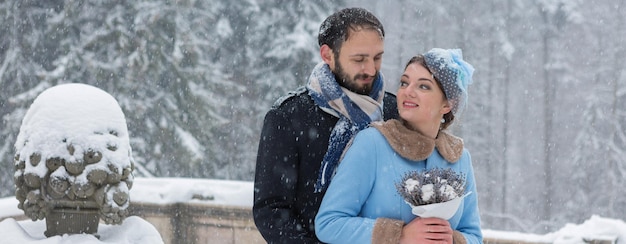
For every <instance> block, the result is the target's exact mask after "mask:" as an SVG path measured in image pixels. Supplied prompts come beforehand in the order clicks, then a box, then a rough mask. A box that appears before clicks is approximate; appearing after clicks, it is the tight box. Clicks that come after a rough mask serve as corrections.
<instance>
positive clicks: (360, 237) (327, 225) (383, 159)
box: [315, 128, 482, 243]
mask: <svg viewBox="0 0 626 244" xmlns="http://www.w3.org/2000/svg"><path fill="white" fill-rule="evenodd" d="M431 168H452V169H453V170H454V171H456V172H460V173H463V174H465V176H466V192H468V191H471V192H472V193H471V194H470V195H469V196H467V197H465V198H464V200H463V202H462V203H461V205H460V207H459V210H458V211H457V212H456V214H455V215H454V216H453V217H452V218H451V219H449V220H448V221H449V223H450V226H451V227H452V229H453V230H457V231H459V232H461V233H462V234H463V236H464V237H465V239H466V241H467V243H482V234H481V230H480V216H479V212H478V202H477V192H476V185H475V180H474V171H473V168H472V163H471V158H470V154H469V152H468V151H467V150H466V149H463V153H462V155H461V158H460V159H459V161H458V162H456V163H449V162H447V161H446V160H445V159H444V158H443V157H442V156H441V155H440V154H439V152H438V151H437V149H436V148H435V150H433V152H432V153H431V154H430V156H428V158H427V159H426V160H422V161H410V160H407V159H405V158H403V157H401V156H400V155H398V154H397V153H396V152H395V151H394V150H393V149H392V147H391V146H390V144H389V143H388V142H387V140H386V139H385V137H384V136H383V135H382V134H381V133H380V132H379V131H378V130H377V129H375V128H368V129H365V130H363V131H361V132H359V133H358V134H357V136H356V137H355V139H354V142H353V144H352V146H351V147H350V148H349V149H348V151H347V152H346V155H345V156H344V158H343V160H342V161H341V163H340V165H339V167H338V169H337V173H336V175H335V176H334V177H333V179H332V181H331V183H330V185H329V187H328V190H327V192H326V194H325V196H324V198H323V200H322V204H321V206H320V209H319V212H318V214H317V217H316V219H315V223H316V225H315V230H316V233H317V236H318V238H319V239H320V240H321V241H323V242H327V243H370V242H371V240H372V230H373V228H374V224H375V222H376V219H377V218H382V217H384V218H389V219H397V220H402V221H404V223H405V224H406V223H409V222H410V221H411V220H413V219H414V218H415V217H416V216H415V215H413V214H412V213H411V207H410V206H409V205H408V204H407V203H406V202H405V201H404V199H403V198H402V197H401V196H400V195H399V194H398V193H397V191H396V187H395V184H396V183H397V182H399V181H400V180H401V178H402V176H403V175H404V174H405V173H406V172H408V171H412V170H418V171H423V170H425V169H431Z"/></svg>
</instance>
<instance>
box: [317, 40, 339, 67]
mask: <svg viewBox="0 0 626 244" xmlns="http://www.w3.org/2000/svg"><path fill="white" fill-rule="evenodd" d="M320 56H321V57H322V60H324V62H325V63H326V64H328V65H329V66H330V68H331V69H332V68H334V67H335V55H334V54H333V50H332V49H330V47H329V46H328V45H326V44H324V45H322V46H321V47H320Z"/></svg>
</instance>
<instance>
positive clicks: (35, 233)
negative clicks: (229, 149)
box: [0, 178, 626, 244]
mask: <svg viewBox="0 0 626 244" xmlns="http://www.w3.org/2000/svg"><path fill="white" fill-rule="evenodd" d="M252 191H253V184H252V182H243V181H223V180H205V179H186V178H136V179H135V183H134V185H133V188H132V189H131V191H130V194H131V199H132V201H137V202H139V201H141V202H150V203H161V204H162V203H172V202H193V201H205V202H206V201H210V202H211V203H214V204H224V205H234V206H243V207H252V195H253V193H252ZM17 203H18V201H17V200H16V199H15V198H14V197H7V198H2V199H0V218H6V217H9V216H16V215H21V214H23V212H22V211H21V210H20V209H18V208H17ZM44 230H45V222H44V221H36V222H33V221H30V220H23V221H15V220H14V219H12V218H8V219H5V220H3V221H2V222H0V243H19V244H24V243H37V244H57V243H128V244H131V243H158V242H162V241H161V238H160V235H159V234H158V233H157V232H156V229H155V228H154V227H153V226H152V225H151V224H150V223H148V222H147V221H145V220H143V219H141V218H139V217H129V218H127V219H126V220H125V221H124V223H123V224H122V225H114V226H113V225H105V224H100V226H99V229H98V234H100V239H96V238H94V237H93V236H91V235H72V236H68V235H65V236H56V237H51V238H46V237H45V236H44V235H43V231H44ZM483 233H484V236H485V237H486V238H500V239H509V240H513V241H532V242H545V243H559V244H574V243H576V244H578V243H580V244H584V243H585V242H584V239H585V238H593V239H613V240H614V238H618V239H617V240H618V242H617V243H626V223H625V222H624V221H622V220H616V219H610V218H603V217H600V216H592V217H591V218H590V219H588V220H587V221H585V222H583V223H580V224H567V225H566V226H564V227H563V228H561V229H560V230H558V231H556V232H553V233H549V234H546V235H533V234H525V233H516V232H503V231H497V230H489V229H485V230H483Z"/></svg>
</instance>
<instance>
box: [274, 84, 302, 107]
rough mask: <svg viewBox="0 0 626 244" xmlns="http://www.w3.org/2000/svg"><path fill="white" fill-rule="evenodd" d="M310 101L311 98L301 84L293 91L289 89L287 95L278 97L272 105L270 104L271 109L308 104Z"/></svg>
mask: <svg viewBox="0 0 626 244" xmlns="http://www.w3.org/2000/svg"><path fill="white" fill-rule="evenodd" d="M310 102H312V100H311V99H310V97H309V93H308V91H307V89H306V87H304V86H301V87H298V88H297V89H295V90H293V91H290V92H289V93H287V95H284V96H282V97H280V98H278V99H277V100H276V101H275V102H274V105H272V109H279V108H281V107H291V106H303V105H305V106H309V103H310Z"/></svg>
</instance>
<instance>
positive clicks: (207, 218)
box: [0, 202, 617, 244]
mask: <svg viewBox="0 0 626 244" xmlns="http://www.w3.org/2000/svg"><path fill="white" fill-rule="evenodd" d="M129 211H130V215H135V216H139V217H141V218H143V219H144V220H146V221H148V222H150V223H151V224H152V225H154V227H155V228H156V229H157V231H158V232H159V233H160V234H161V237H162V239H163V241H164V243H165V244H194V243H212V244H255V243H266V242H265V241H264V240H263V238H262V237H261V235H260V234H259V232H258V231H257V229H256V226H255V225H254V221H253V220H252V210H251V209H250V207H236V206H224V205H214V204H208V203H201V202H198V203H194V202H188V203H171V204H156V203H142V202H132V203H131V205H130V208H129ZM5 218H14V219H16V220H25V219H28V218H27V217H26V216H25V215H18V216H8V217H5ZM2 219H3V218H2V217H0V221H2ZM0 240H1V238H0ZM483 242H484V243H485V244H547V243H546V242H533V241H520V240H512V239H506V238H492V237H488V236H486V237H485V238H484V240H483ZM585 242H586V243H591V244H614V243H617V239H590V240H585Z"/></svg>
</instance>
